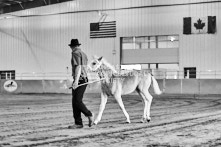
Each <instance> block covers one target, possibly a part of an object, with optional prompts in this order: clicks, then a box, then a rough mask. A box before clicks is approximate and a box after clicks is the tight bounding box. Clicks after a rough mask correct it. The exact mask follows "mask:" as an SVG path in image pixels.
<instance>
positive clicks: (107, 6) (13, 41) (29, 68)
mask: <svg viewBox="0 0 221 147" xmlns="http://www.w3.org/2000/svg"><path fill="white" fill-rule="evenodd" d="M101 12H103V13H105V14H107V17H106V18H105V21H116V25H117V26H116V27H117V28H116V30H117V36H116V37H115V38H101V39H91V38H90V23H93V22H98V21H99V20H100V19H101V17H102V14H101ZM206 16H216V19H217V32H216V34H199V35H183V18H184V17H206ZM219 20H221V3H220V2H218V1H217V2H212V1H208V0H179V1H177V0H166V1H165V0H150V1H149V0H148V1H147V0H75V1H70V2H65V3H60V4H55V5H49V6H44V7H38V8H34V9H27V10H23V11H18V12H14V13H10V14H5V15H1V17H0V24H1V25H0V70H16V73H26V72H28V73H48V72H65V73H66V72H67V70H68V71H69V72H70V71H71V65H70V53H71V51H70V49H69V47H68V44H69V43H70V40H71V39H72V38H78V39H79V41H80V43H82V46H81V47H82V49H83V50H84V51H85V52H86V53H87V54H88V57H89V59H91V57H92V55H94V54H97V55H98V56H104V57H105V58H106V59H107V60H108V61H109V62H111V63H112V64H114V65H119V64H120V52H121V51H120V38H121V37H130V36H150V35H171V34H177V35H179V51H178V55H177V56H178V60H177V62H178V64H179V68H180V70H183V67H196V68H197V70H199V71H221V66H220V63H221V58H220V56H221V50H220V46H221V42H220V41H219V40H220V39H221V33H220V30H219V29H220V28H221V23H220V21H219ZM67 67H68V68H67ZM202 78H203V77H202ZM204 78H206V77H204Z"/></svg>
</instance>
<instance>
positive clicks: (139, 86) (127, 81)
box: [89, 57, 162, 125]
mask: <svg viewBox="0 0 221 147" xmlns="http://www.w3.org/2000/svg"><path fill="white" fill-rule="evenodd" d="M89 67H90V69H91V70H92V71H97V72H98V75H99V77H100V78H101V79H103V80H101V104H100V108H99V113H98V115H97V117H96V119H95V120H94V124H95V125H97V124H98V122H100V120H101V117H102V114H103V111H104V109H105V105H106V103H107V98H108V96H113V97H114V98H115V99H116V101H117V102H118V104H119V106H120V108H121V110H122V111H123V113H124V115H125V117H126V122H127V123H130V117H129V115H128V113H127V111H126V109H125V107H124V104H123V101H122V98H121V95H125V94H130V93H132V92H133V91H135V90H136V91H137V92H138V94H139V95H140V96H141V97H142V99H143V103H144V110H143V116H142V119H141V122H143V123H145V122H149V121H150V120H151V118H150V106H151V102H152V99H153V97H152V96H151V95H150V93H149V91H148V89H149V88H150V85H151V83H152V85H153V89H154V92H155V93H156V94H157V95H160V94H161V93H162V92H161V90H160V88H159V85H158V83H157V81H156V79H155V78H154V77H153V75H151V74H150V73H149V72H148V73H147V72H146V71H133V72H130V73H127V74H118V72H117V71H116V69H115V68H114V67H113V66H112V65H111V64H109V63H108V62H107V61H106V60H105V59H104V58H102V57H100V58H95V59H94V60H93V61H92V62H91V63H90V65H89Z"/></svg>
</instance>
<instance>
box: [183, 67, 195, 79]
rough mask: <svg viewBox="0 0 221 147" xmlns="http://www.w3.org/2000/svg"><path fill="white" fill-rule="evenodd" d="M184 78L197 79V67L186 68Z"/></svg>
mask: <svg viewBox="0 0 221 147" xmlns="http://www.w3.org/2000/svg"><path fill="white" fill-rule="evenodd" d="M184 78H185V79H189V78H194V79H195V78H196V67H184Z"/></svg>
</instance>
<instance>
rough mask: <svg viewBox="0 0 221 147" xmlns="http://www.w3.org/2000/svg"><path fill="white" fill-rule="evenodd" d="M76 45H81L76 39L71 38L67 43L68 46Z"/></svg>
mask: <svg viewBox="0 0 221 147" xmlns="http://www.w3.org/2000/svg"><path fill="white" fill-rule="evenodd" d="M76 45H81V44H80V43H79V42H78V39H71V43H70V44H69V46H76Z"/></svg>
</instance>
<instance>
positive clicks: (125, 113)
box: [114, 93, 130, 123]
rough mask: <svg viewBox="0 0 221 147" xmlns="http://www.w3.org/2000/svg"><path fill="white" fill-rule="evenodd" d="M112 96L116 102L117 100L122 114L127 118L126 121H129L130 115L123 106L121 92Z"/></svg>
mask: <svg viewBox="0 0 221 147" xmlns="http://www.w3.org/2000/svg"><path fill="white" fill-rule="evenodd" d="M114 97H115V99H116V100H117V102H118V104H119V106H120V108H121V110H122V111H123V113H124V116H125V117H126V119H127V120H126V121H127V123H130V116H129V114H128V113H127V111H126V109H125V107H124V103H123V101H122V98H121V94H120V93H118V94H115V95H114Z"/></svg>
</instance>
